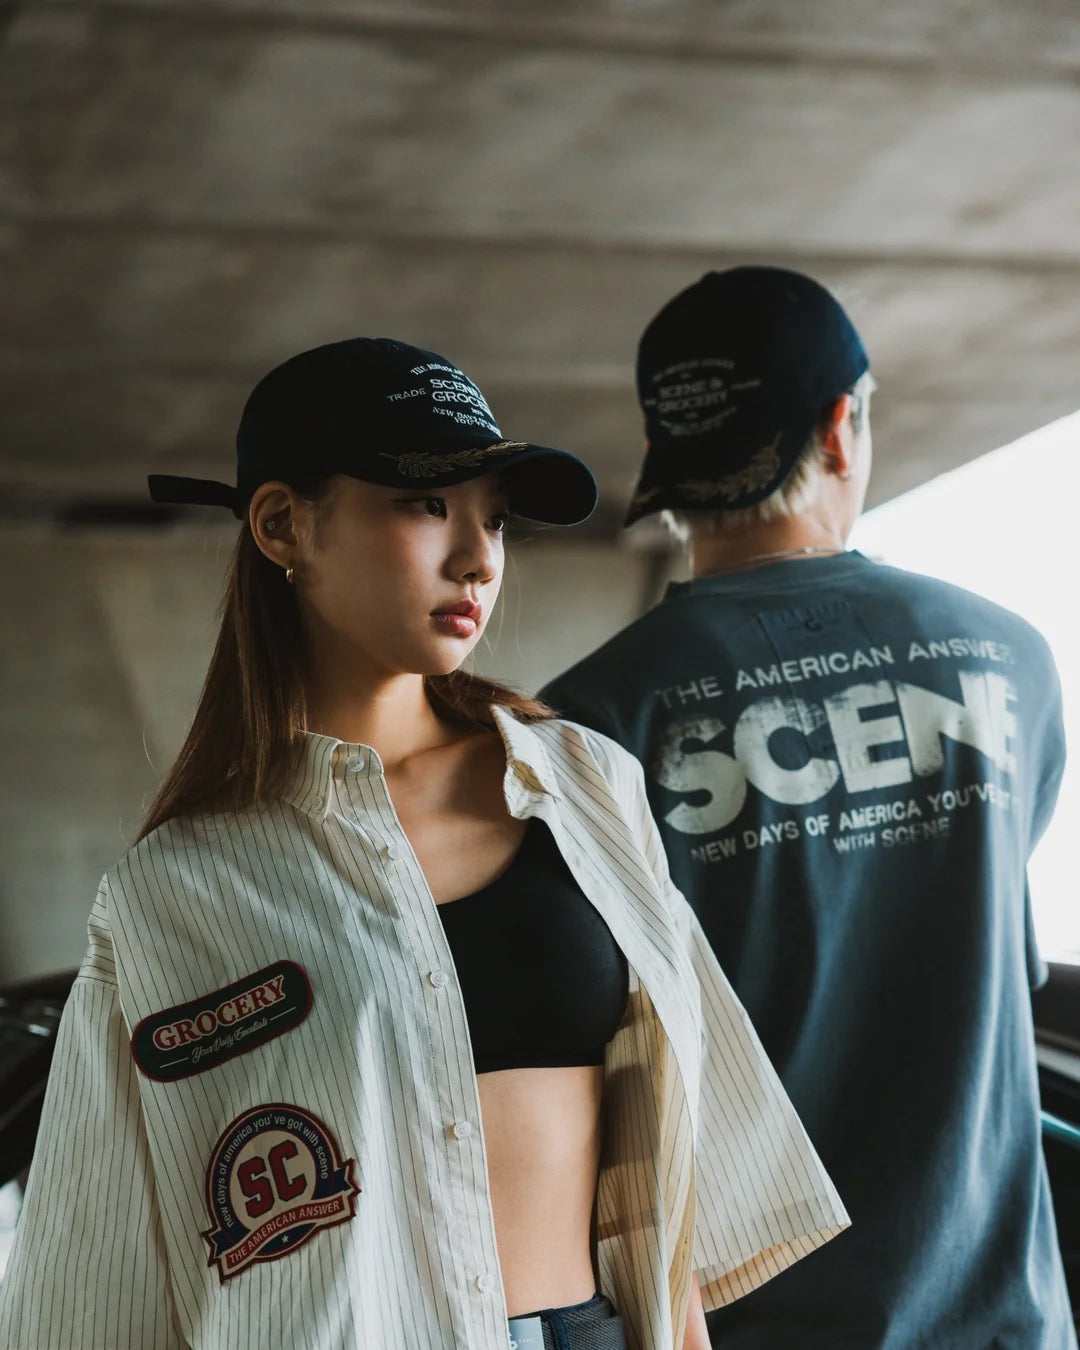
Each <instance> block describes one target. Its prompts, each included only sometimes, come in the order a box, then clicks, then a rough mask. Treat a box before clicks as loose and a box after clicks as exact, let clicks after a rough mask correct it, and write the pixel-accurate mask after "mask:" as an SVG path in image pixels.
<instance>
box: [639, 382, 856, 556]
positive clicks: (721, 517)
mask: <svg viewBox="0 0 1080 1350" xmlns="http://www.w3.org/2000/svg"><path fill="white" fill-rule="evenodd" d="M876 388H877V381H876V380H875V379H874V377H873V375H871V374H870V372H869V371H866V372H865V373H864V374H863V375H860V376H859V378H858V379H857V380H856V381H855V383H854V384H853V385H852V386H851V388H850V389H848V390H845V392H846V393H848V394H850V395H851V423H852V426H853V427H854V428H855V432H856V434H858V433H861V432H862V430H863V427H864V426H865V425H866V419H867V416H868V415H869V411H870V395H871V394H872V393H873V392H874V390H875V389H876ZM824 433H825V428H824V426H817V427H815V428H814V430H813V432H812V433H811V436H810V439H809V440H808V441H807V442H806V444H805V445H804V446H803V448H802V450H801V452H800V454H799V458H798V459H797V460H796V461H795V463H794V465H793V467H792V469H791V471H790V473H789V474H788V475H787V477H786V478H785V479H784V481H783V482H782V483H781V484H780V486H779V487H778V488H777V489H776V490H775V491H774V492H772V493H771V494H770V495H769V496H768V497H766V498H765V499H764V501H760V502H755V504H754V505H753V506H746V507H743V508H742V509H741V510H740V509H733V510H727V511H713V510H709V509H708V508H706V509H705V510H701V511H697V510H694V511H686V510H682V509H677V510H669V511H664V512H663V513H662V515H661V519H662V520H663V522H664V524H665V525H666V526H667V527H668V529H669V530H670V531H671V533H672V534H673V535H674V536H675V538H676V539H678V541H679V542H680V543H681V544H686V543H688V542H689V541H690V540H691V539H693V537H694V535H695V534H722V533H724V532H725V531H727V530H744V529H746V528H747V526H749V525H764V524H768V523H769V522H771V521H774V520H780V519H782V518H783V517H784V516H797V515H799V514H800V513H801V512H803V511H805V510H807V508H808V507H811V506H813V504H814V502H815V501H816V500H817V497H818V493H819V492H820V491H821V484H822V482H823V481H824V476H825V475H824V469H825V434H824Z"/></svg>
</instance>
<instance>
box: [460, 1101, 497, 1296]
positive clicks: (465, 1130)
mask: <svg viewBox="0 0 1080 1350" xmlns="http://www.w3.org/2000/svg"><path fill="white" fill-rule="evenodd" d="M450 1133H451V1134H452V1135H453V1136H454V1138H455V1139H468V1138H469V1136H470V1135H471V1134H472V1126H471V1125H470V1124H469V1122H468V1121H467V1120H455V1121H454V1125H453V1128H452V1129H451V1131H450ZM480 1278H481V1279H483V1280H486V1279H490V1276H487V1275H482V1276H481V1277H480Z"/></svg>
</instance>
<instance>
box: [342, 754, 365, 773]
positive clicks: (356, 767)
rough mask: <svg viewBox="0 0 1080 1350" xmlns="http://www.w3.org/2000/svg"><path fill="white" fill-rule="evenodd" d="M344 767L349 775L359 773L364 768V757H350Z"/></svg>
mask: <svg viewBox="0 0 1080 1350" xmlns="http://www.w3.org/2000/svg"><path fill="white" fill-rule="evenodd" d="M345 767H346V768H347V769H348V771H349V772H350V773H359V772H360V770H361V769H362V768H363V767H364V756H363V755H350V756H349V758H348V759H347V760H346V761H345Z"/></svg>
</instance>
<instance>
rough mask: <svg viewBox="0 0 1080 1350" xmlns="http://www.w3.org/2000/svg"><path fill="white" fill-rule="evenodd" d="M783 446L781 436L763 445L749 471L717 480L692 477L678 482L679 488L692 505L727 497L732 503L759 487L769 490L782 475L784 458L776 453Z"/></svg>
mask: <svg viewBox="0 0 1080 1350" xmlns="http://www.w3.org/2000/svg"><path fill="white" fill-rule="evenodd" d="M779 444H780V437H779V436H777V437H776V440H774V441H773V442H772V444H771V445H763V446H762V447H761V449H760V450H759V451H758V452H757V454H755V455H754V457H753V459H751V461H750V463H749V464H748V465H747V466H746V468H745V469H740V470H739V472H738V473H732V474H728V476H727V477H726V478H717V479H715V480H707V479H702V478H689V479H686V480H684V481H683V482H681V483H676V484H675V489H676V491H677V492H678V493H679V494H680V496H682V497H685V498H686V499H687V501H691V502H711V501H713V500H714V499H715V498H716V497H726V498H727V499H728V500H731V499H732V498H734V497H745V496H746V495H747V494H748V493H750V492H756V491H757V490H758V489H759V488H763V487H768V486H769V484H770V483H771V482H772V480H773V479H774V478H775V477H776V475H777V473H779V471H780V456H779V455H778V454H777V453H776V447H777V446H778V445H779Z"/></svg>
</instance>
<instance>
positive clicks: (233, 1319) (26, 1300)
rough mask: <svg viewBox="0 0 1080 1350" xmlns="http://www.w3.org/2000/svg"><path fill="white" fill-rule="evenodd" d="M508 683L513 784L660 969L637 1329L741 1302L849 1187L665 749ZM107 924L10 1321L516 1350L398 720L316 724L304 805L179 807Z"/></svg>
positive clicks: (87, 1338) (610, 1141) (637, 1243)
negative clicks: (744, 987) (704, 913)
mask: <svg viewBox="0 0 1080 1350" xmlns="http://www.w3.org/2000/svg"><path fill="white" fill-rule="evenodd" d="M494 715H495V717H496V721H497V724H498V727H499V730H500V732H501V734H502V737H503V740H504V742H505V745H506V751H507V771H506V776H505V782H504V787H505V796H506V802H507V807H508V809H509V810H510V812H511V814H512V815H514V816H515V817H517V818H519V819H524V818H527V817H530V816H533V815H538V816H541V817H542V818H543V819H544V821H545V822H546V823H547V824H548V826H549V827H550V829H551V830H552V833H553V835H554V837H555V839H556V841H557V843H558V845H559V848H560V850H561V851H562V853H563V855H564V857H565V858H566V861H567V863H568V864H569V866H570V868H571V870H572V871H573V873H574V875H575V877H576V878H577V880H578V882H579V884H580V885H581V887H582V889H583V890H584V892H585V894H586V895H587V897H588V898H589V900H590V901H591V902H592V904H593V905H594V906H595V908H596V909H597V910H598V911H599V913H600V915H601V916H602V917H603V918H604V920H605V921H606V923H607V924H608V927H609V928H610V929H611V932H612V934H613V935H614V937H615V939H616V941H617V943H618V944H619V946H620V947H621V948H622V950H623V952H624V953H625V955H626V957H627V961H628V964H629V967H630V1000H629V1003H628V1005H627V1011H626V1014H625V1016H624V1018H623V1021H622V1024H621V1025H620V1028H619V1030H618V1031H617V1033H616V1035H615V1038H614V1040H613V1041H612V1042H611V1043H610V1044H609V1045H608V1047H607V1053H606V1058H605V1065H604V1098H603V1101H604V1121H605V1127H604V1128H605V1142H604V1152H603V1157H602V1162H601V1172H600V1180H599V1189H598V1197H597V1231H598V1260H599V1273H600V1285H601V1288H602V1290H603V1292H604V1293H606V1294H607V1295H608V1296H609V1297H610V1298H611V1299H612V1300H613V1301H614V1303H615V1305H616V1307H617V1309H618V1310H619V1311H620V1312H621V1314H622V1316H623V1318H624V1319H625V1322H626V1328H627V1336H628V1341H629V1345H630V1347H631V1350H672V1347H673V1346H674V1345H675V1341H676V1334H675V1329H676V1328H679V1329H681V1327H682V1325H683V1321H684V1318H685V1314H686V1297H687V1292H686V1291H687V1289H688V1286H689V1280H690V1276H691V1271H692V1270H693V1269H697V1270H698V1272H699V1277H698V1278H699V1281H700V1283H701V1286H702V1296H703V1301H704V1305H705V1308H706V1310H708V1309H710V1308H713V1307H716V1306H719V1305H720V1304H722V1303H725V1302H728V1301H730V1300H732V1299H734V1298H737V1297H739V1296H740V1295H741V1294H743V1293H746V1292H748V1291H749V1290H750V1289H752V1288H754V1287H755V1286H757V1285H758V1284H760V1283H762V1282H763V1281H765V1280H767V1279H769V1278H770V1277H771V1276H773V1275H775V1274H777V1273H778V1272H779V1271H781V1270H783V1269H784V1268H785V1267H786V1266H787V1265H789V1264H791V1263H792V1262H793V1261H796V1260H798V1259H799V1258H800V1257H801V1256H803V1255H805V1254H806V1253H808V1252H810V1251H811V1250H812V1249H813V1248H815V1247H816V1246H818V1245H820V1244H821V1243H822V1242H824V1241H826V1240H827V1239H828V1238H830V1237H832V1236H833V1235H834V1234H836V1233H837V1232H839V1231H840V1230H841V1229H842V1228H843V1227H844V1226H846V1224H847V1216H846V1214H845V1212H844V1209H843V1206H842V1204H841V1202H840V1200H839V1197H838V1196H837V1194H836V1192H835V1190H834V1189H833V1186H832V1184H831V1183H830V1181H829V1179H828V1177H827V1176H826V1175H825V1173H824V1171H823V1170H822V1167H821V1164H820V1162H819V1161H818V1159H817V1157H816V1155H815V1153H814V1152H813V1149H812V1148H811V1146H810V1144H809V1142H808V1141H807V1139H806V1136H805V1134H804V1132H803V1130H802V1127H801V1125H800V1124H799V1121H798V1119H797V1118H796V1116H795V1113H794V1111H793V1109H792V1107H791V1105H790V1103H789V1102H788V1100H787V1098H786V1096H785V1095H784V1092H783V1090H782V1088H781V1087H780V1085H779V1082H778V1081H777V1079H776V1076H775V1074H774V1073H773V1071H772V1069H771V1067H770V1065H769V1064H768V1062H767V1060H766V1059H765V1056H764V1054H763V1053H762V1051H761V1049H760V1046H759V1044H758V1041H757V1038H756V1036H755V1034H754V1032H753V1029H752V1028H751V1027H750V1025H749V1023H748V1022H747V1019H746V1016H745V1014H744V1013H743V1011H742V1008H741V1007H740V1005H739V1004H738V1003H737V1001H736V999H735V997H734V995H733V994H732V993H731V991H730V989H729V987H728V985H727V982H726V980H725V979H724V977H723V975H722V974H721V972H720V969H719V967H718V966H717V964H716V961H715V958H714V957H713V955H712V952H711V950H710V948H709V946H708V944H707V942H706V941H705V939H704V937H703V935H702V933H701V930H700V929H699V927H698V925H697V921H696V919H695V917H694V915H693V913H692V911H691V910H690V908H689V906H688V905H687V904H686V903H685V902H684V901H683V899H682V897H681V896H680V895H679V893H678V892H677V891H675V890H674V888H673V887H672V885H671V882H670V880H669V879H668V873H667V866H666V863H665V861H664V857H663V853H662V851H661V848H660V845H659V841H658V836H657V833H656V830H655V827H654V825H653V822H652V818H651V816H650V814H649V810H648V806H647V804H646V799H645V792H644V787H643V783H642V778H641V770H640V767H639V766H638V764H637V761H636V760H634V759H632V758H631V756H630V755H628V754H626V753H625V752H624V751H623V750H621V749H620V748H619V747H617V746H616V745H615V744H614V743H613V742H611V741H609V740H607V739H606V738H605V737H603V736H600V735H598V734H597V733H595V732H591V731H586V730H585V729H584V728H581V727H578V726H575V725H574V724H572V723H568V722H547V723H538V724H534V725H531V726H525V725H523V724H520V723H518V722H516V721H515V720H514V719H513V718H511V717H510V716H509V715H507V714H506V713H505V712H503V711H501V710H499V709H495V710H494ZM89 931H90V948H89V951H88V954H87V956H86V959H85V962H84V964H83V966H82V969H81V971H80V973H79V977H78V979H77V980H76V982H75V986H74V988H73V990H72V994H71V998H70V1001H69V1004H68V1007H67V1009H66V1011H65V1014H64V1019H63V1025H62V1028H61V1031H60V1036H59V1040H58V1044H57V1048H56V1057H55V1062H54V1067H53V1072H52V1076H51V1079H50V1084H49V1089H48V1093H47V1098H46V1102H45V1109H44V1115H43V1119H42V1125H41V1133H40V1137H39V1142H38V1148H37V1153H36V1156H35V1160H34V1165H33V1170H32V1173H31V1177H30V1182H29V1186H28V1189H27V1195H26V1201H25V1206H24V1212H23V1215H22V1219H21V1224H20V1229H19V1233H18V1236H17V1238H16V1243H15V1248H14V1250H13V1253H12V1256H11V1261H10V1265H9V1267H8V1273H7V1277H6V1279H5V1281H4V1284H3V1288H2V1290H0V1347H3V1350H69V1348H70V1350H180V1348H181V1347H186V1348H188V1350H465V1348H466V1347H468V1350H506V1346H507V1323H506V1316H507V1310H506V1306H505V1301H504V1298H503V1294H502V1284H501V1278H500V1272H499V1263H498V1256H497V1252H496V1245H495V1232H494V1227H493V1222H492V1211H491V1202H490V1196H489V1190H488V1181H487V1173H486V1167H485V1159H484V1141H483V1132H482V1128H481V1119H480V1105H479V1098H478V1094H477V1087H476V1077H475V1071H474V1067H473V1061H472V1053H471V1049H470V1041H469V1031H468V1026H467V1023H466V1018H465V1011H464V1005H463V1002H462V999H461V996H460V993H459V990H458V988H457V985H456V981H455V977H454V966H453V960H452V957H451V954H450V950H449V947H448V945H447V942H446V939H445V937H444V934H443V929H442V924H441V922H440V920H439V917H438V912H437V909H436V906H435V904H434V902H433V900H432V896H431V892H430V890H429V889H428V886H427V883H426V882H425V879H424V876H423V873H422V872H421V870H420V867H419V865H418V863H417V861H416V858H415V856H414V854H413V852H412V849H411V848H410V846H409V843H408V840H407V839H406V837H405V835H404V834H403V832H402V830H401V827H400V825H399V823H398V820H397V816H396V813H395V811H394V808H393V805H392V803H391V801H390V797H389V794H388V792H387V787H386V780H385V778H384V777H383V773H382V767H381V764H380V762H379V758H378V755H377V754H376V752H375V751H374V750H372V749H370V748H369V747H366V746H362V745H352V744H346V743H343V742H340V741H337V740H334V739H332V738H330V737H326V736H316V735H312V736H309V737H308V738H307V744H306V749H305V757H304V759H303V762H302V767H301V770H300V772H299V773H298V775H297V778H296V780H295V782H294V784H293V786H292V788H291V789H290V790H289V792H288V793H286V794H285V797H284V798H283V800H281V801H280V802H278V803H277V804H276V805H275V806H274V807H272V808H270V809H264V810H258V811H250V812H246V813H228V814H217V815H207V816H203V817H198V818H194V819H187V820H183V821H179V820H174V821H170V822H168V823H167V824H165V825H163V826H162V827H161V828H160V829H158V830H156V831H155V832H154V833H153V834H152V835H150V836H149V837H148V838H147V839H145V840H143V841H142V842H141V843H140V844H138V845H137V846H136V847H135V848H134V849H132V850H131V852H130V853H129V854H128V855H127V856H126V857H125V858H124V859H123V860H122V861H121V862H120V863H119V864H118V865H117V866H116V867H115V868H113V869H112V871H110V872H109V873H108V874H107V875H106V876H105V878H104V879H103V881H102V884H101V888H100V890H99V893H98V897H97V902H96V904H95V906H94V909H93V912H92V915H91V919H90V927H89ZM297 967H299V968H300V970H298V969H297ZM305 976H306V980H305ZM309 1004H310V1006H309V1007H308V1005H309ZM275 1033H280V1034H275ZM133 1037H134V1043H133ZM136 1057H137V1059H138V1063H136ZM680 1334H681V1331H680Z"/></svg>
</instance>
